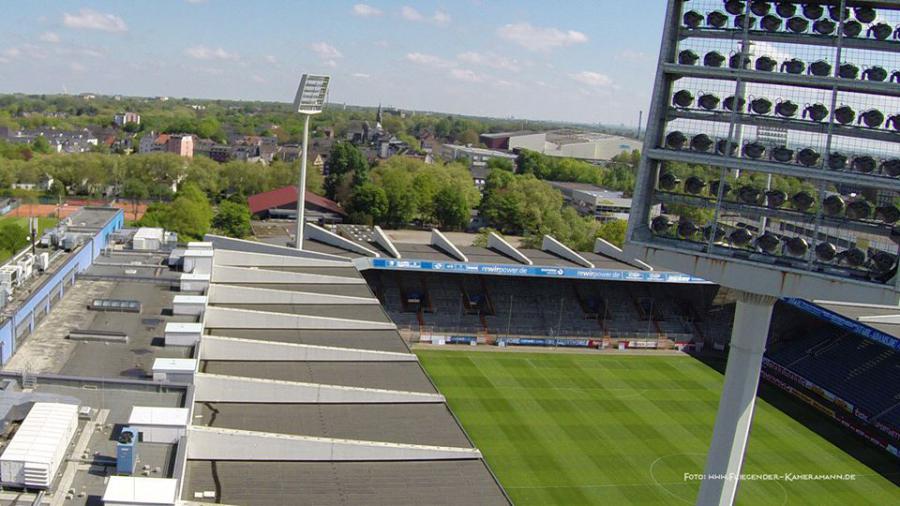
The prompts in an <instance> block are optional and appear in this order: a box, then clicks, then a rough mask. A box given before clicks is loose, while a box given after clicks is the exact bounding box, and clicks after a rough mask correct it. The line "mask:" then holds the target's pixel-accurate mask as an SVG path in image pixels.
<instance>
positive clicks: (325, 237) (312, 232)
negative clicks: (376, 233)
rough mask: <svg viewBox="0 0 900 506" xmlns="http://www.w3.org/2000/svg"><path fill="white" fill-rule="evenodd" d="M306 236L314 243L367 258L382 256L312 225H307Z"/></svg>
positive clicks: (305, 228)
mask: <svg viewBox="0 0 900 506" xmlns="http://www.w3.org/2000/svg"><path fill="white" fill-rule="evenodd" d="M303 234H304V236H305V237H306V238H308V239H311V240H313V241H319V242H321V243H325V244H328V245H331V246H334V247H335V248H341V249H342V250H346V251H350V252H353V253H359V254H360V255H364V256H367V257H379V256H381V255H379V254H378V252H377V251H374V250H370V249H369V248H367V247H365V246H363V245H361V244H359V243H357V242H354V241H351V240H350V239H347V238H346V237H341V236H339V235H337V234H335V233H334V232H331V231H329V230H325V229H324V228H322V227H319V226H316V225H313V224H312V223H307V224H306V227H304V232H303Z"/></svg>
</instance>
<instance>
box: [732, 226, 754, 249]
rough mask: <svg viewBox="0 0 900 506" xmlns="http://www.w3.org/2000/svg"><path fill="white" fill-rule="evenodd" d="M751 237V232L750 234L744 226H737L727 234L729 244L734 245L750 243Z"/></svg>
mask: <svg viewBox="0 0 900 506" xmlns="http://www.w3.org/2000/svg"><path fill="white" fill-rule="evenodd" d="M752 239H753V234H751V233H750V232H749V231H748V230H747V229H746V228H739V229H737V230H735V231H734V232H732V233H731V234H729V235H728V240H729V241H731V244H734V245H735V246H746V245H747V244H750V241H751V240H752Z"/></svg>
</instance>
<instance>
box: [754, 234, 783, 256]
mask: <svg viewBox="0 0 900 506" xmlns="http://www.w3.org/2000/svg"><path fill="white" fill-rule="evenodd" d="M780 242H781V241H780V240H779V239H778V236H777V235H775V234H773V233H770V232H766V233H765V234H763V235H761V236H759V237H758V238H757V239H756V247H757V248H759V249H761V250H763V251H765V252H766V253H774V252H775V248H777V247H778V244H779V243H780Z"/></svg>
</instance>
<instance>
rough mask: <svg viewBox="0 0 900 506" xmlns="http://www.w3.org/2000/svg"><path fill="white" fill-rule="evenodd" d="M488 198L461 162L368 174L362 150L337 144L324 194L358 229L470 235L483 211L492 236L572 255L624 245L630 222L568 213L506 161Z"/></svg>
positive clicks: (389, 167) (393, 166) (494, 170)
mask: <svg viewBox="0 0 900 506" xmlns="http://www.w3.org/2000/svg"><path fill="white" fill-rule="evenodd" d="M488 166H489V168H490V169H491V170H490V173H489V176H488V178H487V182H486V185H485V188H484V196H483V198H482V195H481V193H480V192H479V190H478V188H477V187H476V186H475V184H474V183H473V181H472V176H471V174H470V172H469V169H468V167H467V165H466V164H465V163H464V162H463V163H460V162H455V163H448V164H443V163H436V164H432V165H429V164H426V163H425V162H423V161H421V160H418V159H414V158H408V157H393V158H390V159H388V160H387V161H385V162H383V163H381V164H380V165H378V166H376V167H374V168H370V167H369V165H368V163H367V162H366V160H365V158H364V157H363V156H362V155H361V154H360V153H359V150H358V149H357V148H356V147H355V146H353V145H352V144H349V143H336V144H335V145H334V148H333V150H332V152H331V154H330V156H329V158H328V166H327V168H328V176H327V177H326V179H325V190H326V194H327V196H328V197H329V198H332V199H334V200H336V201H338V202H340V203H342V204H343V205H344V207H345V208H346V210H347V212H348V213H349V215H350V219H351V221H353V222H355V223H366V224H376V225H382V226H386V227H392V228H393V227H401V226H404V225H406V224H409V223H415V224H419V225H435V226H438V227H439V228H441V229H444V230H460V229H465V228H466V226H467V225H468V223H469V222H470V220H471V217H472V213H473V211H475V210H477V211H478V212H479V214H480V215H481V217H482V218H483V219H484V220H485V221H486V223H487V224H488V225H489V226H490V227H492V229H496V230H498V231H499V232H500V233H505V234H516V235H523V236H525V242H526V245H528V246H539V244H540V242H541V240H542V237H543V235H544V234H550V235H552V236H554V237H556V238H557V239H559V240H560V241H562V242H563V243H565V244H567V245H569V246H570V247H573V248H577V249H582V250H584V249H591V248H592V247H593V243H594V239H595V238H596V237H600V236H602V237H604V238H607V240H610V241H611V242H613V243H615V244H619V245H621V244H622V242H623V241H624V230H625V228H624V222H618V223H617V222H612V223H609V224H601V223H599V222H597V221H596V220H595V219H593V217H583V216H580V215H579V214H578V212H577V211H576V210H575V209H573V208H571V207H569V206H564V205H563V198H562V194H561V193H560V192H559V191H557V190H556V189H554V188H553V187H551V186H550V185H549V184H547V183H546V182H544V181H541V180H540V179H538V178H537V177H535V175H534V174H533V173H526V174H515V173H514V172H513V169H514V166H513V165H512V163H511V162H509V161H506V160H496V159H495V160H491V161H489V163H488Z"/></svg>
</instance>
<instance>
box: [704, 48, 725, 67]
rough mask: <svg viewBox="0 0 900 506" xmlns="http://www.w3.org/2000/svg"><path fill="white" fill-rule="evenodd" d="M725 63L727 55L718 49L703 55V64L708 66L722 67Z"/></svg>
mask: <svg viewBox="0 0 900 506" xmlns="http://www.w3.org/2000/svg"><path fill="white" fill-rule="evenodd" d="M723 63H725V57H724V56H722V53H720V52H718V51H710V52H708V53H706V56H704V57H703V65H704V66H706V67H721V66H722V64H723Z"/></svg>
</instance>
